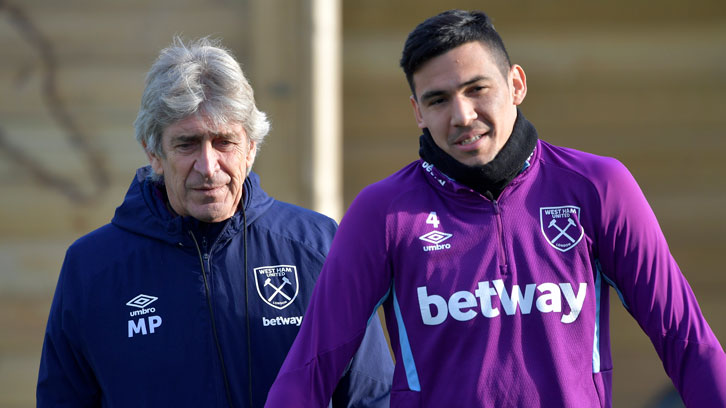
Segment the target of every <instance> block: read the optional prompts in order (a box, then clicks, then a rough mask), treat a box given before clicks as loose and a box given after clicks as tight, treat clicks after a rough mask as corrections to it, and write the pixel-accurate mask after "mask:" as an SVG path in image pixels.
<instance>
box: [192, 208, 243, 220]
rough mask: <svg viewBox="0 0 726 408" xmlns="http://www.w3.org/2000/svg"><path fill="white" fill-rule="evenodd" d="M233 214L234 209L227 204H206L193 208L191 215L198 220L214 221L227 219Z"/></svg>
mask: <svg viewBox="0 0 726 408" xmlns="http://www.w3.org/2000/svg"><path fill="white" fill-rule="evenodd" d="M233 215H234V210H233V209H232V208H231V207H230V206H227V205H221V204H208V205H202V206H199V208H195V209H194V211H193V212H192V213H191V216H192V217H194V218H196V219H197V220H199V221H202V222H207V223H214V222H222V221H225V220H228V219H229V218H231V217H232V216H233Z"/></svg>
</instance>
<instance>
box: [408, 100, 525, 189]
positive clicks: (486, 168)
mask: <svg viewBox="0 0 726 408" xmlns="http://www.w3.org/2000/svg"><path fill="white" fill-rule="evenodd" d="M536 145H537V130H536V129H535V128H534V125H532V123H530V122H529V121H528V120H527V119H526V118H525V117H524V115H523V114H522V112H521V111H520V110H519V109H517V119H516V120H515V122H514V128H513V129H512V134H511V136H510V137H509V139H508V140H507V142H506V143H505V144H504V146H503V147H502V150H500V151H499V153H498V154H497V155H496V156H495V157H494V160H492V161H491V162H489V163H487V164H485V165H483V166H467V165H464V164H461V163H460V162H459V161H457V160H456V159H454V158H453V157H451V156H450V155H449V154H447V153H446V152H444V151H443V150H441V148H439V147H438V146H437V145H436V143H434V140H433V138H432V136H431V133H430V132H429V130H428V129H424V131H423V135H421V137H420V138H419V156H421V158H422V159H423V160H425V161H427V162H429V163H431V164H433V165H434V166H435V167H436V168H437V169H438V170H439V171H440V172H442V173H443V174H445V175H446V176H447V177H450V178H451V179H453V180H455V181H457V182H458V183H461V184H463V185H465V186H467V187H469V188H471V189H472V190H474V191H476V192H478V193H479V194H481V195H483V196H485V197H487V198H489V199H496V198H498V197H499V195H500V194H501V193H502V191H503V190H504V188H505V187H506V186H507V185H508V184H509V183H510V182H511V181H512V180H513V179H514V178H515V177H516V176H517V175H518V174H519V173H521V172H522V171H523V170H524V169H526V167H527V163H528V159H529V157H530V156H531V155H532V152H533V151H534V148H535V146H536Z"/></svg>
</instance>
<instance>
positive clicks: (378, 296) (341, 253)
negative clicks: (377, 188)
mask: <svg viewBox="0 0 726 408" xmlns="http://www.w3.org/2000/svg"><path fill="white" fill-rule="evenodd" d="M367 190H368V192H367V193H366V191H365V190H364V192H363V193H361V194H360V195H359V196H358V198H356V200H355V201H354V202H353V204H352V205H351V208H350V209H349V210H348V212H347V213H346V215H345V217H344V218H343V220H342V221H341V224H340V228H339V229H338V232H337V233H336V235H335V238H334V240H333V244H332V246H331V249H330V252H329V254H328V257H327V258H326V262H325V265H324V266H323V270H322V272H321V274H320V277H319V278H318V282H317V283H316V286H315V289H314V291H313V295H312V298H311V301H310V304H309V306H308V309H307V311H306V313H305V317H304V319H303V323H302V326H301V329H300V332H299V333H298V335H297V338H296V339H295V342H294V344H293V346H292V348H291V350H290V352H289V354H288V355H287V358H286V359H285V363H284V364H283V366H282V368H281V369H280V372H279V374H278V376H277V379H276V380H275V383H274V384H273V385H272V388H271V389H270V392H269V394H268V397H267V403H266V405H265V406H267V407H290V406H298V407H323V406H325V405H326V404H327V403H328V401H330V399H331V397H332V395H333V390H334V388H335V386H336V384H337V383H338V381H339V380H340V379H341V375H342V374H343V372H344V370H345V368H346V367H347V366H348V364H349V363H350V362H351V358H352V357H353V355H354V353H355V352H356V350H358V347H359V345H360V344H361V341H362V339H363V336H364V333H365V331H366V325H367V323H368V321H369V320H370V319H371V318H372V317H374V316H373V314H374V313H375V310H376V308H377V306H378V305H379V304H380V303H381V301H382V300H383V298H384V297H385V296H386V294H387V293H388V290H389V288H390V285H391V273H390V270H389V269H390V268H389V267H388V261H387V250H386V247H387V238H386V228H385V217H386V215H385V210H384V209H383V210H381V209H380V208H381V200H379V199H377V196H376V195H375V194H372V193H371V191H370V187H369V188H368V189H367ZM378 343H379V344H380V341H379V342H378ZM381 364H390V363H389V362H386V361H385V360H382V361H381Z"/></svg>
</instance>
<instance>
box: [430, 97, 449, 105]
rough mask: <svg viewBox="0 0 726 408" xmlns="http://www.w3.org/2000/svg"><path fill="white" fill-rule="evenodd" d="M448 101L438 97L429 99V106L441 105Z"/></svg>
mask: <svg viewBox="0 0 726 408" xmlns="http://www.w3.org/2000/svg"><path fill="white" fill-rule="evenodd" d="M444 102H446V99H445V98H436V99H432V100H430V101H429V106H434V105H440V104H442V103H444Z"/></svg>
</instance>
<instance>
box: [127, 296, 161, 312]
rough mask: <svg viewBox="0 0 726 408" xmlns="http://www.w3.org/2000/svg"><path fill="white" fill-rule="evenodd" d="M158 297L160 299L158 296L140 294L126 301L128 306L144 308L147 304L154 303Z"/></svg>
mask: <svg viewBox="0 0 726 408" xmlns="http://www.w3.org/2000/svg"><path fill="white" fill-rule="evenodd" d="M157 299H159V298H158V297H156V296H149V295H143V294H142V295H138V296H136V297H135V298H133V299H131V300H129V301H128V302H126V306H132V307H138V308H139V309H143V308H145V307H146V306H149V305H150V304H152V303H154V302H155V301H156V300H157Z"/></svg>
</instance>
